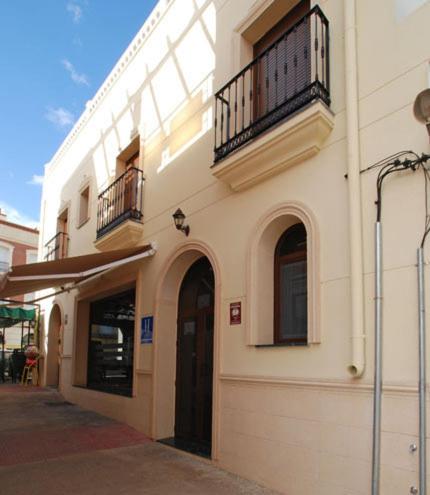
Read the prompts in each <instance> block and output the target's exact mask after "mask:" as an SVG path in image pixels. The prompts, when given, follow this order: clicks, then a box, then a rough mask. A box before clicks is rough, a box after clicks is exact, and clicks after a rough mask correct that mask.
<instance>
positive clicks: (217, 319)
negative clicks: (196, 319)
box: [152, 241, 221, 460]
mask: <svg viewBox="0 0 430 495" xmlns="http://www.w3.org/2000/svg"><path fill="white" fill-rule="evenodd" d="M202 256H206V257H207V258H208V260H209V262H210V264H211V265H212V269H213V271H214V278H215V301H214V342H213V377H212V391H213V403H212V454H211V457H212V459H214V460H216V459H218V452H219V434H220V407H219V406H220V404H219V402H220V393H219V391H220V383H219V374H220V334H221V332H220V326H221V271H220V265H219V263H218V260H217V258H216V256H215V254H214V252H213V250H212V249H211V248H210V247H209V246H208V245H207V244H205V243H203V242H198V241H192V242H185V243H183V244H181V245H180V246H178V247H176V248H175V249H173V250H172V252H171V254H170V255H169V256H168V257H167V260H166V262H165V264H164V266H163V268H162V270H161V275H160V278H159V282H158V285H157V289H156V296H155V304H154V308H155V311H154V342H153V347H154V349H153V352H154V363H153V375H152V378H153V382H152V385H153V387H152V389H153V401H152V437H153V438H154V439H160V438H161V437H162V436H160V434H159V431H160V428H159V421H160V420H159V418H158V414H157V413H159V411H158V405H159V403H160V390H159V388H160V387H159V377H160V366H162V361H163V357H162V356H161V355H160V341H159V338H160V335H159V333H158V326H159V322H160V315H161V313H162V312H163V307H164V305H166V304H168V305H170V304H174V305H175V307H174V308H173V309H174V311H172V314H174V315H175V321H174V325H172V326H171V328H174V329H175V330H174V332H175V333H174V335H172V336H171V338H173V339H174V342H175V345H176V337H177V333H176V332H177V325H176V317H177V316H176V315H177V313H178V300H179V292H180V287H181V283H182V280H183V278H184V276H185V274H186V272H187V271H188V269H189V268H190V266H191V265H192V264H193V263H194V261H196V260H197V259H198V258H200V257H202ZM184 257H185V259H184ZM169 278H171V280H168V279H169ZM168 285H170V287H168ZM172 285H174V287H172ZM169 292H170V294H168V293H169ZM167 294H168V300H167V299H166V297H167V296H166V295H167ZM169 392H170V391H165V393H169ZM173 392H174V391H173Z"/></svg>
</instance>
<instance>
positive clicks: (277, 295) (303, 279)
mask: <svg viewBox="0 0 430 495" xmlns="http://www.w3.org/2000/svg"><path fill="white" fill-rule="evenodd" d="M274 274H275V287H274V303H275V306H274V339H273V341H274V343H275V344H306V343H307V340H308V336H307V334H308V321H307V314H308V287H307V248H306V229H305V226H304V225H303V224H302V223H298V224H295V225H293V226H292V227H290V228H288V229H287V230H286V231H285V232H284V233H283V234H282V236H281V238H280V239H279V241H278V244H277V246H276V250H275V272H274Z"/></svg>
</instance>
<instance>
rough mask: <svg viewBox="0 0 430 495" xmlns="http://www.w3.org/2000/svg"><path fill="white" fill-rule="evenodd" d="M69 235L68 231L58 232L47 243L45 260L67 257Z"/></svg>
mask: <svg viewBox="0 0 430 495" xmlns="http://www.w3.org/2000/svg"><path fill="white" fill-rule="evenodd" d="M68 245H69V237H68V235H67V232H58V233H57V234H55V235H54V237H53V238H52V239H50V240H49V241H48V242H47V243H46V244H45V260H46V261H53V260H61V259H63V258H67V249H68Z"/></svg>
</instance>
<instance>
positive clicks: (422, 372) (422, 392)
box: [417, 247, 427, 495]
mask: <svg viewBox="0 0 430 495" xmlns="http://www.w3.org/2000/svg"><path fill="white" fill-rule="evenodd" d="M417 259H418V319H419V385H418V389H419V390H418V391H419V409H420V414H419V430H420V431H419V464H420V485H419V486H420V491H419V493H420V495H426V494H427V488H426V323H425V297H424V253H423V248H422V247H420V248H419V249H418V251H417Z"/></svg>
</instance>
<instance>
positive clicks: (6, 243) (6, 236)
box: [0, 210, 39, 350]
mask: <svg viewBox="0 0 430 495" xmlns="http://www.w3.org/2000/svg"><path fill="white" fill-rule="evenodd" d="M38 242H39V231H38V230H37V229H32V228H29V227H26V226H24V225H20V224H17V223H14V222H10V221H8V218H7V215H6V213H4V212H3V211H1V210H0V274H1V273H5V272H8V271H9V268H10V267H12V265H25V264H27V263H36V262H37V248H38ZM34 298H35V294H34V293H33V294H32V293H28V294H24V295H17V296H16V297H14V298H13V299H15V300H17V301H31V300H33V299H34ZM25 333H27V330H25ZM21 334H22V328H21V326H17V327H12V328H9V329H8V330H7V332H5V335H6V338H5V348H6V349H8V350H12V349H20V348H21V338H22V335H21Z"/></svg>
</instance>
